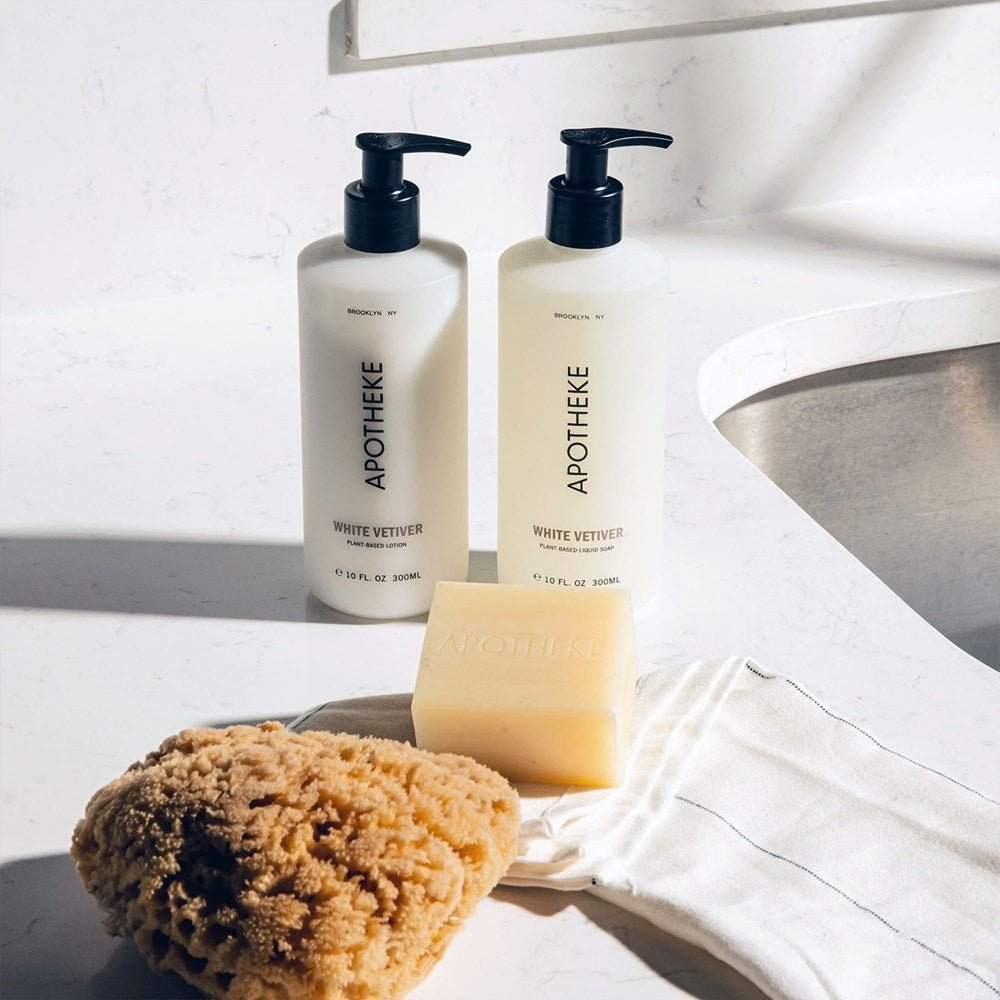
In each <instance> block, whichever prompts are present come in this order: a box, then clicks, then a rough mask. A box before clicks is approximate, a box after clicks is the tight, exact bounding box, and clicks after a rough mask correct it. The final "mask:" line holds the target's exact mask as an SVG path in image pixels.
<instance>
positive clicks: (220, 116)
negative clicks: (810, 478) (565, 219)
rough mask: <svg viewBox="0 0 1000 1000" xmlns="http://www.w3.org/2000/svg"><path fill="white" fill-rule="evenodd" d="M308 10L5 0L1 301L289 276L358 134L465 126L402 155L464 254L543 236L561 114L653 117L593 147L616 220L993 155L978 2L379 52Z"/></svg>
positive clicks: (675, 216) (634, 121) (844, 191)
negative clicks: (372, 59)
mask: <svg viewBox="0 0 1000 1000" xmlns="http://www.w3.org/2000/svg"><path fill="white" fill-rule="evenodd" d="M330 8H331V3H330V2H329V0H293V2H284V0H277V2H275V0H243V2H221V0H173V2H170V3H163V2H153V0H64V2H57V3H53V2H47V0H20V2H14V0H6V3H5V4H4V6H3V15H2V29H3V30H2V32H0V37H2V52H0V70H2V95H0V102H2V103H0V115H2V127H3V137H4V138H3V159H2V164H3V165H2V180H3V208H2V226H0V252H2V303H3V306H4V308H5V309H6V311H7V312H8V314H12V313H18V312H25V311H32V312H33V311H40V310H51V309H59V308H63V307H66V306H71V305H75V304H81V303H91V302H95V301H105V302H114V301H121V300H126V299H133V298H137V297H144V296H151V295H164V294H170V293H173V292H178V291H185V290H190V289H201V288H213V287H225V286H235V285H244V284H250V283H256V282H262V281H271V280H276V279H282V280H284V279H286V278H287V279H290V277H291V274H292V271H293V266H294V258H295V254H296V253H297V251H298V249H299V248H300V247H301V246H302V245H303V244H305V243H307V242H309V241H310V240H312V239H313V238H315V237H317V236H319V235H321V234H324V233H326V232H330V231H335V230H337V229H339V227H340V218H341V192H342V189H343V186H344V184H345V183H347V182H348V181H350V180H352V179H353V178H354V177H356V176H358V174H359V161H358V155H357V151H356V150H355V149H354V147H353V136H354V134H355V133H356V132H358V131H362V130H390V129H399V130H403V129H405V130H412V131H424V132H432V133H435V132H436V133H440V134H444V135H452V136H455V137H457V138H462V139H466V140H468V141H470V142H472V144H473V147H474V148H473V152H472V153H471V154H470V155H469V157H467V158H466V159H465V160H459V159H456V158H449V157H436V158H432V157H423V158H422V157H413V158H411V161H410V162H411V167H410V170H409V176H410V178H411V179H413V180H415V181H416V182H417V183H418V184H419V185H420V186H421V188H422V190H423V192H424V199H423V205H424V225H425V229H426V230H427V231H434V232H438V233H441V234H443V235H447V236H449V237H450V238H454V239H457V240H458V241H460V242H462V243H464V244H465V245H466V246H467V247H468V248H470V249H482V248H491V249H492V248H501V247H502V246H504V245H506V244H508V243H510V242H512V241H514V240H516V239H521V238H524V237H526V236H529V235H534V234H536V233H538V232H539V231H540V229H541V226H542V222H543V217H544V202H545V185H546V181H547V180H548V178H549V177H550V176H551V175H553V174H555V173H558V172H560V170H561V164H562V157H563V153H562V147H561V145H560V144H559V142H558V130H559V129H560V128H562V127H567V126H582V125H590V124H607V125H616V124H628V125H635V126H637V127H642V128H649V129H664V130H668V131H670V132H672V133H673V135H674V136H675V138H676V143H675V145H674V147H673V148H672V149H671V150H669V151H668V152H666V153H662V152H660V151H656V150H630V151H620V152H618V153H616V154H613V157H614V167H613V172H614V173H615V174H616V175H617V176H619V177H621V178H622V180H623V181H624V182H625V184H626V199H627V200H626V204H627V209H626V211H627V218H626V222H627V224H629V225H631V226H633V227H641V226H647V225H650V224H657V223H663V222H679V221H687V220H691V219H696V218H703V217H704V218H707V217H712V216H722V215H730V214H735V213H742V212H747V211H759V210H763V209H771V208H778V207H783V206H788V205H798V204H807V203H812V202H817V201H827V200H832V199H840V198H845V197H851V196H855V195H859V194H865V193H871V192H876V191H881V190H888V189H893V188H898V187H914V186H920V185H927V184H938V183H952V182H957V181H961V180H965V179H969V178H979V177H982V176H984V175H987V174H989V173H990V172H995V171H996V169H997V166H996V160H997V135H996V121H997V107H998V94H1000V79H998V74H1000V71H998V67H1000V53H998V36H1000V30H998V28H1000V6H998V5H997V4H987V5H977V6H969V7H958V8H953V9H948V10H939V11H925V12H915V13H893V14H883V15H879V16H870V17H849V18H843V19H837V20H830V21H815V22H812V23H802V24H793V25H790V26H783V25H774V26H767V27H762V28H750V29H746V28H745V29H744V30H735V31H732V30H726V31H711V30H708V33H698V32H697V31H695V32H692V31H691V30H690V29H686V30H682V31H680V32H679V33H675V34H674V36H672V37H656V38H644V39H641V40H634V41H621V42H619V43H618V44H600V45H594V44H587V45H582V44H581V45H568V46H567V45H565V44H561V45H559V46H557V47H555V48H553V49H550V50H547V51H537V50H532V51H522V52H517V51H514V52H511V51H508V50H505V51H504V53H503V54H502V55H495V56H490V55H485V56H484V55H482V54H481V53H476V54H474V55H473V54H466V55H465V56H461V55H459V56H455V55H449V56H448V57H446V58H443V59H438V60H436V61H435V60H430V61H428V60H426V59H423V58H421V59H417V60H416V62H415V64H414V65H399V64H393V65H391V66H389V67H384V66H379V67H377V68H366V66H365V64H351V63H349V62H348V61H346V60H345V59H343V58H342V57H341V56H340V55H339V47H340V46H341V45H342V42H343V37H342V32H343V26H342V21H343V5H342V4H340V5H338V6H337V7H336V8H335V9H334V10H333V12H332V15H331V9H330ZM699 30H707V29H699ZM328 36H332V38H333V42H334V44H333V49H334V53H333V58H330V53H329V52H328V42H329V40H330V38H329V37H328ZM528 48H529V49H530V48H531V47H530V46H528Z"/></svg>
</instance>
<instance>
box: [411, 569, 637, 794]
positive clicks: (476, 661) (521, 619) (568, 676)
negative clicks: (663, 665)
mask: <svg viewBox="0 0 1000 1000" xmlns="http://www.w3.org/2000/svg"><path fill="white" fill-rule="evenodd" d="M634 688H635V635H634V630H633V625H632V609H631V604H630V601H629V595H628V591H627V590H610V589H609V590H604V589H599V590H563V589H543V588H535V587H511V586H502V585H499V584H487V583H439V584H438V585H437V588H436V589H435V591H434V603H433V604H432V606H431V611H430V616H429V618H428V621H427V634H426V636H425V638H424V648H423V653H422V655H421V658H420V670H419V673H418V675H417V684H416V690H415V691H414V695H413V725H414V729H415V731H416V737H417V746H418V747H420V748H421V749H422V750H435V751H438V752H445V753H458V754H465V755H466V756H469V757H473V758H475V759H476V760H478V761H480V762H481V763H483V764H486V765H487V766H489V767H492V768H493V769H494V770H497V771H499V772H500V773H501V774H502V775H504V776H505V777H506V778H508V779H510V780H511V781H522V782H545V783H548V784H562V785H591V786H599V787H601V786H609V785H616V784H618V783H620V781H621V779H622V771H623V767H624V762H625V756H626V754H627V751H628V741H629V736H630V728H631V722H632V700H633V692H634Z"/></svg>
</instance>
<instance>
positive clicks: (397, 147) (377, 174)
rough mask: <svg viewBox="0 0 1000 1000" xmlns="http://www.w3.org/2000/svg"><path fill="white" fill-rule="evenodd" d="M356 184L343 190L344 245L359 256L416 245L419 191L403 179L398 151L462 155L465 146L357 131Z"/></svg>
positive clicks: (424, 137)
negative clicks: (358, 160) (358, 161)
mask: <svg viewBox="0 0 1000 1000" xmlns="http://www.w3.org/2000/svg"><path fill="white" fill-rule="evenodd" d="M354 144H355V145H356V146H357V147H358V149H360V150H361V180H358V181H354V182H353V183H352V184H348V185H347V187H346V188H344V242H345V243H346V244H347V245H348V246H349V247H352V248H353V249H354V250H363V251H364V252H365V253H398V252H399V251H400V250H409V249H411V248H412V247H415V246H416V245H417V244H418V243H419V242H420V188H418V187H417V185H416V184H412V183H411V182H410V181H408V180H404V178H403V154H404V153H452V154H454V155H456V156H465V154H466V153H468V151H469V150H470V149H472V147H471V146H470V145H469V144H468V143H467V142H458V141H457V140H455V139H441V138H439V137H438V136H434V135H416V134H414V133H413V132H362V133H361V134H360V135H359V136H357V137H356V138H355V140H354Z"/></svg>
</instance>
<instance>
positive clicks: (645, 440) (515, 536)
mask: <svg viewBox="0 0 1000 1000" xmlns="http://www.w3.org/2000/svg"><path fill="white" fill-rule="evenodd" d="M560 137H561V139H562V141H563V142H564V143H565V144H566V147H567V153H566V173H565V174H563V175H561V176H559V177H554V178H553V179H552V180H551V181H549V195H548V217H547V225H546V236H545V238H544V239H543V238H538V239H532V240H527V241H525V242H523V243H518V244H516V245H515V246H512V247H511V248H510V249H509V250H507V251H506V253H504V255H503V256H502V257H501V258H500V428H499V431H500V468H499V540H498V554H497V555H498V565H499V575H500V582H501V583H513V584H527V585H531V584H538V585H542V586H546V585H547V586H554V587H570V588H583V587H627V588H629V589H630V590H631V592H632V602H633V606H634V607H639V606H641V605H642V604H644V603H646V601H648V600H649V599H650V598H651V597H653V596H654V594H655V593H656V591H657V587H658V573H659V566H660V561H661V547H662V538H663V523H662V520H663V438H664V430H665V428H664V407H665V386H664V374H665V373H664V367H665V330H664V322H665V312H666V305H667V301H666V300H667V267H666V262H665V261H664V259H663V258H662V256H661V255H660V254H659V253H657V252H656V251H655V250H654V249H653V248H652V247H649V246H647V245H646V244H644V243H641V242H640V241H638V240H634V239H627V238H626V239H622V185H621V183H620V182H619V181H617V180H616V179H615V178H614V177H609V176H608V150H609V149H613V148H615V147H617V146H659V147H661V148H664V149H665V148H666V147H667V146H669V145H670V144H671V142H672V141H673V140H672V139H671V138H670V136H667V135H661V134H659V133H657V132H641V131H636V130H634V129H617V128H589V129H566V130H564V131H563V132H562V133H561V134H560Z"/></svg>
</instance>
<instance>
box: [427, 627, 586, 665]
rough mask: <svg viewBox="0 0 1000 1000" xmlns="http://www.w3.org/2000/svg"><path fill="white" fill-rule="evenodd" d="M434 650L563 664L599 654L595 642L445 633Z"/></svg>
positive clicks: (583, 639) (538, 637)
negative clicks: (556, 660) (557, 660)
mask: <svg viewBox="0 0 1000 1000" xmlns="http://www.w3.org/2000/svg"><path fill="white" fill-rule="evenodd" d="M437 649H438V650H444V649H451V650H454V651H455V652H456V653H486V654H487V655H489V656H523V657H525V658H527V657H560V658H563V659H567V660H573V659H580V660H590V659H593V658H594V657H595V656H599V655H600V654H601V643H600V640H599V639H594V638H589V637H584V638H573V637H571V636H556V635H530V634H528V633H521V634H512V635H500V634H497V633H492V634H490V635H476V634H475V633H473V632H449V633H448V634H447V635H446V636H445V637H444V639H442V640H441V642H440V643H438V646H437Z"/></svg>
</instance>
